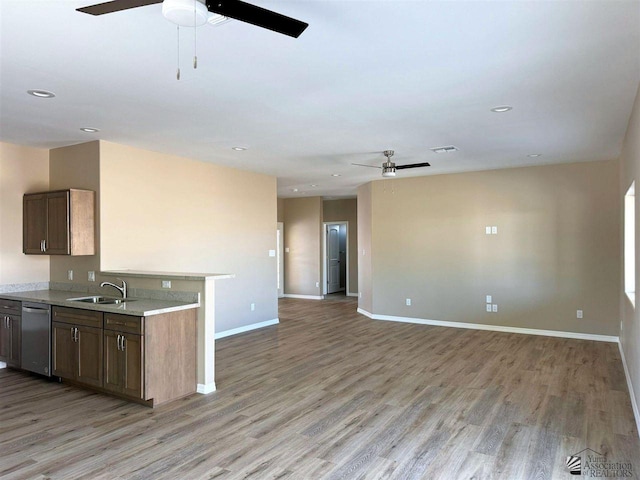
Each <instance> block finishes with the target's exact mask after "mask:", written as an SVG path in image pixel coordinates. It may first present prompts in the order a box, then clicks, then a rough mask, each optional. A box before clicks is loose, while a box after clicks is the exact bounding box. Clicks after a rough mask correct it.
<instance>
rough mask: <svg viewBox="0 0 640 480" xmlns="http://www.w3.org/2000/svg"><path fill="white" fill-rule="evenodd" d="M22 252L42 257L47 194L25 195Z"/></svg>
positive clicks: (45, 233)
mask: <svg viewBox="0 0 640 480" xmlns="http://www.w3.org/2000/svg"><path fill="white" fill-rule="evenodd" d="M22 215H23V219H22V221H23V230H22V236H23V238H22V242H23V245H22V251H23V252H24V253H29V254H40V255H44V254H45V253H44V251H43V242H44V241H45V240H46V238H47V194H46V193H42V194H34V195H25V196H24V198H23V201H22Z"/></svg>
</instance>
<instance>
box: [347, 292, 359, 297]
mask: <svg viewBox="0 0 640 480" xmlns="http://www.w3.org/2000/svg"><path fill="white" fill-rule="evenodd" d="M357 296H358V294H357V293H353V292H347V297H357Z"/></svg>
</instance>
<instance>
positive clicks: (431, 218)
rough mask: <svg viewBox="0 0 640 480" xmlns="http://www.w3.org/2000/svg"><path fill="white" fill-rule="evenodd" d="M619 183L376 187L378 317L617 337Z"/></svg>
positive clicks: (570, 177) (574, 169)
mask: <svg viewBox="0 0 640 480" xmlns="http://www.w3.org/2000/svg"><path fill="white" fill-rule="evenodd" d="M617 180H618V164H617V162H616V161H611V162H593V163H578V164H563V165H553V166H540V167H529V168H513V169H504V170H495V171H485V172H475V173H462V174H452V175H437V176H428V177H416V178H407V179H396V180H392V181H391V184H392V186H393V188H388V187H389V183H387V181H376V182H373V184H372V227H371V229H372V245H371V254H372V260H373V265H372V269H373V274H372V296H373V305H372V308H373V312H372V313H375V314H381V315H393V316H401V317H412V318H420V319H429V320H442V321H451V322H468V323H481V324H489V325H504V326H511V327H522V328H533V329H543V330H560V331H569V332H582V333H591V334H603V335H617V334H618V322H619V300H618V296H619V289H620V264H619V261H618V260H617V259H618V258H619V255H620V243H619V241H620V221H619V209H620V198H619V187H618V181H617ZM487 225H495V226H497V227H498V235H486V234H485V226H487ZM486 295H492V296H493V303H496V304H498V312H497V313H487V312H486V311H485V296H486ZM406 298H411V299H412V303H413V304H412V306H405V299H406ZM578 309H581V310H583V311H584V318H583V319H577V318H576V310H578Z"/></svg>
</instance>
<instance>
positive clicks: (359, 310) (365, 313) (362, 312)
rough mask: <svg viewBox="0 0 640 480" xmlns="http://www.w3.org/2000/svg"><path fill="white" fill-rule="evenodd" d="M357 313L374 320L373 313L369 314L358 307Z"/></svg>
mask: <svg viewBox="0 0 640 480" xmlns="http://www.w3.org/2000/svg"><path fill="white" fill-rule="evenodd" d="M356 312H358V313H361V314H362V315H364V316H365V317H369V318H371V319H373V313H369V312H367V311H366V310H364V309H362V308H360V307H358V309H357V310H356Z"/></svg>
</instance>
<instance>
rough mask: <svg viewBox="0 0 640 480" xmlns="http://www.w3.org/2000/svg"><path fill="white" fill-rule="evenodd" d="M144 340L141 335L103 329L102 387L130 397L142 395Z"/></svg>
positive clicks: (140, 396)
mask: <svg viewBox="0 0 640 480" xmlns="http://www.w3.org/2000/svg"><path fill="white" fill-rule="evenodd" d="M143 348H144V341H143V337H142V336H141V335H136V334H133V333H124V332H118V331H112V330H105V331H104V388H105V390H109V391H111V392H116V393H122V394H124V395H127V396H129V397H132V398H136V399H142V398H143V397H144V391H143V382H144V368H143V359H144V350H143Z"/></svg>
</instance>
